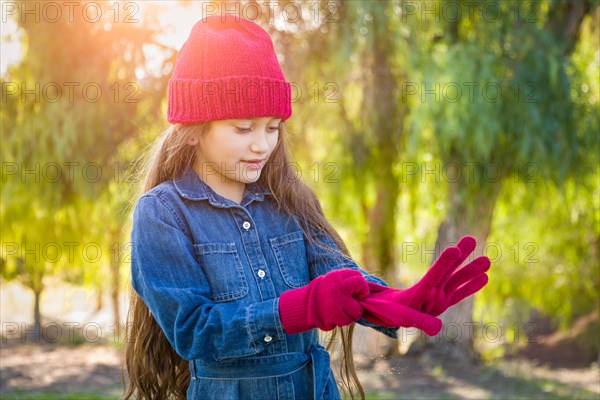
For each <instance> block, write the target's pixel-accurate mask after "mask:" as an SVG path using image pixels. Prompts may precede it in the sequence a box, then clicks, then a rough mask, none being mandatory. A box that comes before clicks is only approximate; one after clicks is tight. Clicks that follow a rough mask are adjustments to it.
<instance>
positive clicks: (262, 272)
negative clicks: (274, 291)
mask: <svg viewBox="0 0 600 400" xmlns="http://www.w3.org/2000/svg"><path fill="white" fill-rule="evenodd" d="M265 275H266V273H265V271H264V270H262V269H259V270H258V276H259V277H260V278H264V277H265Z"/></svg>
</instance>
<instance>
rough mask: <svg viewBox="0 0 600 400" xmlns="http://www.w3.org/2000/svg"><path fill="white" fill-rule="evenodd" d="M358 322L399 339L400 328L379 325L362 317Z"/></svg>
mask: <svg viewBox="0 0 600 400" xmlns="http://www.w3.org/2000/svg"><path fill="white" fill-rule="evenodd" d="M356 323H358V324H361V325H362V326H366V327H368V328H373V329H375V330H376V331H377V332H381V333H383V334H384V335H386V336H389V337H391V338H392V339H398V329H399V328H390V327H387V326H382V325H377V324H374V323H372V322H369V321H367V320H365V319H362V318H361V319H359V320H358V321H356Z"/></svg>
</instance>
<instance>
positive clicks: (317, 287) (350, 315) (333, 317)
mask: <svg viewBox="0 0 600 400" xmlns="http://www.w3.org/2000/svg"><path fill="white" fill-rule="evenodd" d="M368 295H369V285H368V284H367V281H365V278H364V277H363V276H362V274H361V273H360V272H359V271H357V270H354V269H339V270H335V271H331V272H328V273H327V274H325V275H321V276H318V277H317V278H315V279H313V280H312V281H310V282H309V284H308V285H306V286H303V287H301V288H298V289H292V290H288V291H286V292H283V293H282V294H281V296H280V297H279V316H280V318H281V324H282V325H283V329H285V331H286V332H287V333H290V334H291V333H298V332H304V331H307V330H309V329H313V328H319V329H322V330H324V331H330V330H332V329H333V328H335V327H336V326H345V325H350V324H351V323H353V322H354V321H356V320H358V319H360V318H361V317H362V315H363V308H362V306H361V304H360V302H359V300H361V299H366V297H367V296H368Z"/></svg>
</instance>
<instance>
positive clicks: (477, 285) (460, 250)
mask: <svg viewBox="0 0 600 400" xmlns="http://www.w3.org/2000/svg"><path fill="white" fill-rule="evenodd" d="M475 245H476V242H475V239H474V238H473V237H472V236H464V237H463V238H461V240H460V241H459V242H458V243H457V245H456V246H451V247H448V248H446V249H445V250H444V251H443V252H442V254H440V256H439V257H438V258H437V260H436V261H435V262H434V264H433V265H432V266H431V268H430V269H429V271H427V273H426V274H425V276H424V277H423V278H422V279H421V280H420V281H419V282H418V283H417V284H416V285H414V286H412V287H410V288H408V289H404V290H402V289H394V288H389V287H386V286H381V285H378V284H376V283H369V289H370V293H371V294H370V296H369V297H368V298H367V299H365V300H363V301H362V302H361V303H362V305H363V307H364V308H365V319H367V320H368V319H369V318H380V319H381V318H382V316H383V314H384V313H389V312H400V311H401V310H400V309H399V310H398V311H395V310H394V309H390V310H389V311H388V310H386V307H391V306H394V307H396V306H397V305H400V306H403V307H408V308H410V309H412V310H415V311H418V312H420V313H425V314H428V315H430V316H434V317H435V316H438V315H440V314H441V313H443V312H444V311H446V310H447V309H448V308H449V307H451V306H453V305H454V304H456V303H458V302H460V301H461V300H463V299H464V298H466V297H468V296H470V295H472V294H474V293H476V292H477V291H479V290H480V289H481V288H482V287H484V286H485V285H486V284H487V282H488V276H487V274H486V271H487V270H488V269H489V268H490V260H489V258H487V257H485V256H481V257H478V258H476V259H475V260H473V261H471V262H470V263H468V264H467V265H465V266H464V267H463V268H461V269H459V270H457V268H458V267H459V266H460V265H461V264H462V263H463V261H465V260H466V259H467V257H468V256H469V255H470V254H471V253H472V252H473V250H475ZM402 310H404V308H402ZM399 326H402V325H399ZM414 326H416V325H414ZM426 333H427V332H426Z"/></svg>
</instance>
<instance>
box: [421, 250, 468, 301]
mask: <svg viewBox="0 0 600 400" xmlns="http://www.w3.org/2000/svg"><path fill="white" fill-rule="evenodd" d="M460 256H461V253H460V250H459V249H458V247H454V246H450V247H447V248H445V249H444V251H442V254H440V256H439V257H438V258H437V260H435V262H434V263H433V265H432V266H431V268H429V271H427V273H426V274H425V276H424V277H423V278H422V279H421V280H420V281H419V283H418V285H419V286H420V288H419V290H424V291H429V290H430V289H431V288H434V287H437V286H438V285H439V284H440V282H442V281H443V280H444V277H445V276H446V275H447V274H449V273H452V271H453V267H454V264H455V263H456V261H457V260H458V259H459V258H460ZM454 268H455V267H454Z"/></svg>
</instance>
